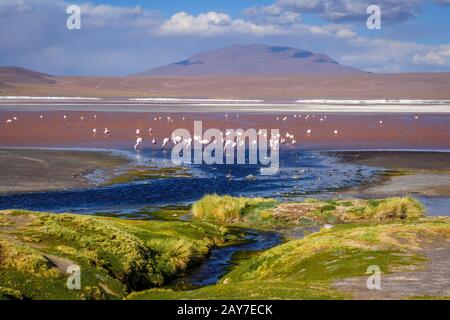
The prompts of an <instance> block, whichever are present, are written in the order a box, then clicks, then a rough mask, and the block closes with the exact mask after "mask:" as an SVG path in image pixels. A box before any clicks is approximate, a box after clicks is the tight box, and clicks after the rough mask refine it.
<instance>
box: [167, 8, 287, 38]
mask: <svg viewBox="0 0 450 320" xmlns="http://www.w3.org/2000/svg"><path fill="white" fill-rule="evenodd" d="M159 29H160V33H161V34H163V35H167V34H190V35H204V36H214V35H218V34H229V33H251V34H257V35H273V34H282V33H284V32H285V31H284V30H282V29H281V28H279V27H278V26H275V25H259V24H254V23H251V22H248V21H244V20H242V19H232V18H231V16H230V15H228V14H226V13H220V12H214V11H210V12H207V13H201V14H199V15H198V16H192V15H190V14H188V13H186V12H178V13H176V14H174V15H173V16H172V17H171V18H170V19H169V20H166V21H164V23H163V24H162V25H161V26H160V28H159Z"/></svg>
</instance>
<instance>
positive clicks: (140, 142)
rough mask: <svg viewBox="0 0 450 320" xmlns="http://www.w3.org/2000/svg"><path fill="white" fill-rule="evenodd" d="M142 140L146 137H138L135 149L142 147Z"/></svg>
mask: <svg viewBox="0 0 450 320" xmlns="http://www.w3.org/2000/svg"><path fill="white" fill-rule="evenodd" d="M142 141H144V138H141V137H139V138H137V139H136V144H135V145H134V150H137V149H138V148H140V147H141V145H142Z"/></svg>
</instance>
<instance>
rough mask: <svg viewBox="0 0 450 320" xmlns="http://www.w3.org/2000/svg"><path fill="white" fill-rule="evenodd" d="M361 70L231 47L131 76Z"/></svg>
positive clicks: (324, 59)
mask: <svg viewBox="0 0 450 320" xmlns="http://www.w3.org/2000/svg"><path fill="white" fill-rule="evenodd" d="M359 73H364V72H363V71H361V70H358V69H355V68H352V67H348V66H344V65H341V64H339V63H338V62H337V61H335V60H334V59H332V58H330V57H329V56H328V55H326V54H323V53H314V52H311V51H307V50H303V49H297V48H293V47H288V46H268V45H262V44H248V45H239V44H235V45H232V46H228V47H225V48H221V49H216V50H210V51H203V52H200V53H197V54H194V55H192V56H191V57H189V58H187V59H185V60H181V61H177V62H174V63H171V64H168V65H165V66H161V67H156V68H151V69H148V70H145V71H143V72H140V73H137V74H135V76H206V75H210V76H224V75H230V76H239V75H257V76H264V75H265V76H270V75H277V76H295V75H326V74H331V75H340V74H359Z"/></svg>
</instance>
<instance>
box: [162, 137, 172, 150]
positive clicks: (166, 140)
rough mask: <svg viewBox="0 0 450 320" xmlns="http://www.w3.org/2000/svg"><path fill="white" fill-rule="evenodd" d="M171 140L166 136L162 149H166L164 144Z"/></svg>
mask: <svg viewBox="0 0 450 320" xmlns="http://www.w3.org/2000/svg"><path fill="white" fill-rule="evenodd" d="M169 141H170V138H164V140H163V143H162V145H161V149H164V146H165V145H166V144H167V143H168V142H169Z"/></svg>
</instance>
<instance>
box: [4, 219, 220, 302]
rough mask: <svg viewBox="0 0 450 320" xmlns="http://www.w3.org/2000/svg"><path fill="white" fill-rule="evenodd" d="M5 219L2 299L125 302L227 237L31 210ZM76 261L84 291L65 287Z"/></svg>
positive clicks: (203, 228) (173, 224)
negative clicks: (129, 295)
mask: <svg viewBox="0 0 450 320" xmlns="http://www.w3.org/2000/svg"><path fill="white" fill-rule="evenodd" d="M0 217H1V219H0V254H1V256H0V257H1V259H0V283H1V286H2V287H3V288H4V289H2V291H1V292H0V294H1V295H2V296H3V297H26V298H33V299H80V298H81V299H83V298H84V299H105V298H122V297H124V296H125V295H126V294H128V293H129V292H131V291H133V290H142V289H144V288H148V287H153V286H159V285H162V284H163V283H164V282H166V281H167V280H168V279H170V278H172V277H174V276H175V275H176V274H178V273H179V272H183V271H184V270H186V269H187V268H188V267H189V266H191V265H192V264H194V263H196V262H198V261H200V260H201V259H203V258H204V257H205V256H206V255H207V254H208V252H209V249H210V248H211V247H212V246H216V245H220V244H222V243H223V242H224V241H225V234H226V232H227V230H226V229H225V228H224V227H219V226H215V225H212V224H209V223H205V222H195V223H190V222H181V221H167V222H164V221H132V220H122V219H116V218H103V217H92V216H81V215H72V214H47V213H36V212H27V211H2V212H0ZM72 264H75V265H78V266H80V268H81V282H82V289H81V290H69V289H68V288H67V287H66V281H67V277H68V275H67V274H66V269H67V267H68V266H70V265H72ZM13 293H14V294H13Z"/></svg>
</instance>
